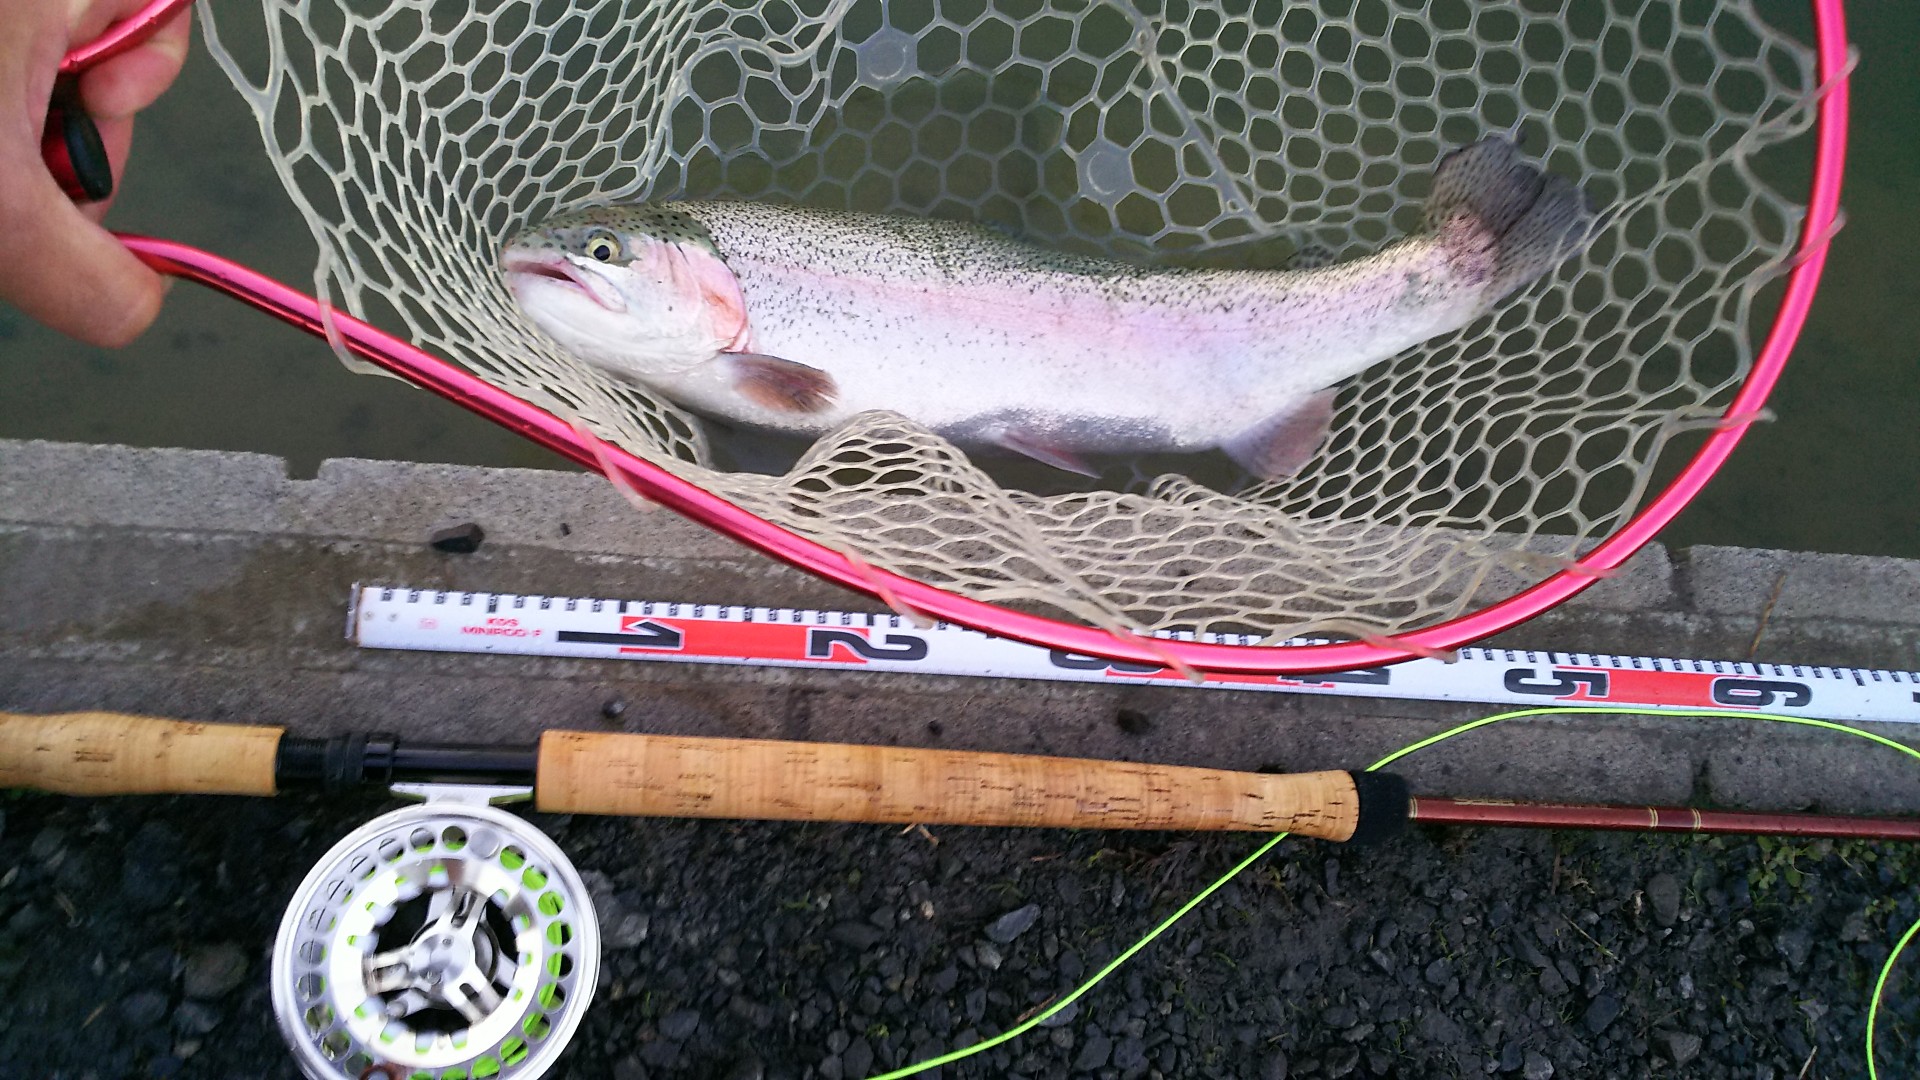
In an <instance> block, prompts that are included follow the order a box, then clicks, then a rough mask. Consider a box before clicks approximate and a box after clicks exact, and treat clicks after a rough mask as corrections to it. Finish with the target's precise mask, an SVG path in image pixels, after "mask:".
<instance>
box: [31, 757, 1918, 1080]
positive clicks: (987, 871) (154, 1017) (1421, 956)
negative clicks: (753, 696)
mask: <svg viewBox="0 0 1920 1080" xmlns="http://www.w3.org/2000/svg"><path fill="white" fill-rule="evenodd" d="M387 805H390V804H387V803H383V802H381V801H379V800H377V799H373V798H353V799H345V800H334V801H331V802H323V801H321V800H319V799H317V798H287V799H282V800H247V799H210V798H126V799H117V800H80V799H64V798H57V797H49V796H40V795H19V794H16V795H11V796H5V797H0V815H3V817H0V992H4V1000H5V1001H6V1002H8V1006H7V1008H6V1009H5V1013H4V1015H0V1077H4V1078H8V1080H11V1078H14V1077H21V1078H26V1077H33V1078H43V1077H49V1078H79V1077H98V1078H103V1080H105V1078H120V1077H144V1076H196V1077H199V1076H205V1077H262V1076H291V1075H293V1072H294V1070H293V1068H292V1066H291V1064H290V1063H289V1059H288V1058H287V1057H286V1056H285V1054H284V1053H283V1051H282V1049H281V1046H280V1043H279V1040H278V1036H277V1034H276V1032H275V1030H274V1027H273V1023H272V1018H271V1012H270V1008H269V1005H268V1002H267V990H266V984H265V978H264V972H265V964H266V957H267V954H268V951H269V949H270V948H271V943H272V936H273V932H274V928H275V924H276V921H277V920H278V918H279V916H280V912H281V907H282V904H283V903H284V901H285V899H286V898H287V896H288V895H289V894H290V893H291V892H292V890H293V889H294V888H295V887H296V886H297V885H298V883H299V881H300V879H301V877H302V876H303V875H304V874H305V872H306V870H307V868H308V866H309V864H310V862H311V861H312V860H314V859H317V858H318V857H319V856H321V855H322V854H323V853H324V852H325V851H326V849H327V848H328V847H330V846H331V845H332V844H333V842H334V841H335V840H336V839H338V838H339V837H340V836H341V835H343V834H345V833H346V832H347V831H349V830H351V829H352V828H353V827H355V826H357V825H358V824H359V823H361V822H362V821H364V820H365V819H366V818H367V817H370V816H371V815H372V814H374V813H376V812H378V811H379V810H381V809H382V808H384V807H385V806H387ZM535 820H536V821H537V822H538V823H539V824H540V826H541V827H542V828H544V829H546V830H547V831H548V832H549V833H550V835H552V836H553V837H554V838H555V839H556V840H557V841H559V843H560V844H561V846H562V847H564V848H565V849H567V850H568V851H569V852H570V854H571V855H572V857H573V858H574V860H575V861H576V863H577V864H578V866H579V867H580V869H581V870H582V871H583V873H585V874H586V876H587V878H588V880H589V883H590V884H591V885H592V887H594V888H595V890H596V891H597V892H598V893H600V894H601V909H600V918H601V920H602V925H603V928H604V929H605V930H606V932H607V933H608V936H609V938H610V940H609V942H608V948H607V951H606V954H605V965H604V970H603V973H602V980H601V985H600V990H599V994H598V996H597V997H596V999H595V1001H594V1004H593V1008H592V1010H591V1012H590V1013H589V1014H588V1016H587V1019H586V1021H585V1023H584V1025H583V1027H582V1029H581V1031H580V1033H579V1035H578V1036H577V1037H576V1039H575V1041H574V1044H573V1049H572V1051H571V1052H570V1054H569V1055H568V1057H567V1058H566V1060H565V1062H564V1063H563V1065H562V1066H561V1067H560V1068H559V1069H557V1070H556V1072H555V1073H554V1074H553V1075H565V1076H570V1077H577V1078H587V1077H594V1078H604V1077H611V1078H614V1080H645V1078H667V1077H690V1078H711V1080H752V1078H756V1077H765V1078H769V1080H771V1078H776V1077H777V1078H794V1080H799V1078H818V1080H839V1078H846V1080H852V1078H855V1077H860V1076H865V1075H869V1074H871V1073H877V1072H880V1071H882V1070H884V1069H887V1068H890V1067H894V1066H898V1065H902V1064H906V1063H909V1062H911V1061H915V1060H919V1059H921V1058H922V1057H924V1056H927V1055H932V1054H934V1053H937V1052H940V1051H944V1050H947V1049H949V1048H952V1047H956V1046H962V1045H966V1044H968V1043H971V1042H972V1041H974V1040H975V1039H977V1038H979V1037H982V1036H985V1035H989V1034H992V1033H994V1032H998V1031H1000V1030H1003V1029H1004V1028H1005V1027H1007V1026H1010V1025H1011V1024H1013V1023H1015V1022H1016V1021H1017V1020H1018V1019H1019V1018H1020V1017H1022V1016H1023V1015H1026V1014H1029V1013H1031V1012H1032V1011H1034V1010H1036V1008H1037V1007H1039V1006H1041V1005H1042V1004H1043V1003H1046V1002H1048V1001H1050V1000H1052V999H1054V998H1055V997H1056V996H1058V995H1060V994H1062V993H1063V992H1065V991H1067V990H1069V989H1070V988H1072V987H1073V986H1074V985H1075V984H1076V983H1077V982H1078V980H1080V979H1081V978H1082V977H1083V976H1084V975H1085V974H1086V973H1088V972H1090V971H1092V970H1094V969H1096V968H1097V967H1098V966H1099V965H1100V964H1101V963H1103V962H1105V961H1106V960H1108V959H1109V958H1111V957H1112V956H1114V955H1115V954H1116V953H1118V952H1119V951H1120V950H1121V949H1123V948H1124V947H1125V946H1127V945H1128V944H1130V943H1131V942H1132V941H1133V940H1134V939H1135V938H1136V937H1137V936H1138V935H1139V934H1140V933H1141V932H1142V931H1143V930H1144V929H1146V928H1147V927H1149V926H1150V925H1151V924H1152V923H1153V922H1154V921H1156V920H1157V919H1158V918H1160V917H1162V916H1164V915H1165V914H1166V913H1168V912H1169V911H1171V910H1172V909H1173V908H1174V907H1175V906H1177V905H1178V904H1179V903H1180V902H1182V901H1184V900H1185V899H1186V898H1187V897H1188V896H1190V895H1191V894H1192V893H1193V892H1194V891H1195V890H1196V889H1198V888H1199V887H1201V886H1202V885H1204V884H1205V883H1206V882H1207V881H1208V880H1210V879H1211V878H1212V876H1214V875H1215V874H1217V873H1219V872H1220V871H1221V870H1223V869H1225V868H1226V867H1227V866H1229V865H1231V864H1232V863H1233V862H1234V861H1235V860H1236V859H1238V858H1239V857H1241V856H1242V855H1244V854H1245V853H1246V852H1248V851H1249V850H1251V849H1252V847H1253V846H1254V845H1255V844H1256V842H1257V838H1254V837H1247V836H1238V837H1232V836H1228V837H1220V836H1205V837H1192V836H1183V835H1174V834H1159V833H1148V834H1125V833H1102V832H1081V833H1067V832H1054V831H1034V832H1012V831H988V830H966V829H944V830H940V831H938V832H937V833H935V834H932V835H931V837H929V836H928V835H925V834H920V833H911V832H909V833H904V834H903V833H901V832H900V831H899V830H896V829H892V828H878V827H840V826H820V825H806V826H796V825H765V824H735V823H725V822H678V821H627V820H610V819H589V818H584V817H582V818H553V817H541V816H539V815H535ZM1916 865H1920V864H1916V862H1915V861H1914V859H1913V858H1912V857H1911V856H1910V855H1909V854H1908V853H1907V852H1906V851H1904V850H1900V849H1895V848H1891V847H1883V848H1878V849H1876V848H1874V847H1871V846H1869V845H1864V844H1848V845H1839V846H1835V845H1832V844H1827V843H1802V842H1791V843H1789V842H1773V841H1767V842H1756V841H1751V840H1725V841H1716V840H1709V841H1700V842H1688V841H1680V840H1672V839H1665V838H1653V837H1643V836H1635V835H1599V834H1576V833H1540V832H1523V831H1517V830H1488V831H1479V832H1468V831H1457V832H1440V831H1430V832H1429V831H1420V832H1414V833H1412V834H1409V835H1407V836H1404V837H1402V838H1399V839H1396V840H1394V841H1391V842H1388V843H1386V844H1384V845H1381V846H1379V847H1376V848H1372V849H1365V850H1343V849H1339V848H1335V847H1332V846H1328V845H1322V844H1318V843H1314V842H1310V841H1287V842H1285V843H1283V844H1282V845H1281V846H1280V847H1279V848H1278V849H1276V850H1275V851H1274V852H1273V853H1272V854H1271V855H1270V856H1269V857H1268V858H1267V859H1266V860H1265V861H1264V862H1262V863H1261V864H1259V865H1257V866H1256V867H1254V868H1253V869H1252V870H1251V871H1249V872H1248V873H1247V874H1246V875H1244V876H1243V877H1242V878H1241V879H1239V880H1237V881H1236V882H1234V883H1233V884H1230V885H1228V886H1227V887H1226V888H1224V889H1223V890H1221V892H1220V893H1219V894H1217V895H1216V896H1214V897H1213V898H1212V899H1211V900H1209V901H1208V902H1207V903H1206V904H1205V905H1203V906H1202V907H1201V908H1200V909H1199V910H1197V911H1196V912H1195V913H1194V914H1193V915H1192V916H1191V917H1190V918H1189V919H1188V920H1187V921H1186V922H1185V923H1183V924H1181V925H1180V926H1179V927H1178V928H1176V929H1175V930H1173V931H1172V932H1170V933H1169V934H1168V935H1167V936H1166V937H1165V938H1163V939H1162V940H1161V941H1159V942H1157V943H1156V944H1155V945H1153V946H1151V947H1150V948H1149V949H1148V950H1147V951H1145V952H1144V953H1142V954H1141V955H1140V956H1138V957H1136V958H1135V959H1134V960H1133V962H1131V963H1130V964H1129V965H1127V966H1126V967H1124V968H1122V969H1121V970H1120V972H1119V973H1118V974H1117V975H1116V976H1115V977H1113V978H1112V979H1110V980H1109V981H1108V982H1107V983H1105V984H1103V985H1102V986H1100V987H1099V988H1098V989H1096V990H1094V991H1093V992H1092V993H1091V994H1089V995H1088V996H1086V997H1085V998H1083V999H1081V1001H1080V1002H1078V1003H1076V1005H1075V1006H1072V1007H1070V1008H1069V1010H1068V1011H1066V1012H1065V1013H1064V1014H1062V1015H1061V1016H1059V1017H1056V1018H1055V1019H1054V1021H1052V1022H1050V1024H1049V1026H1047V1027H1043V1028H1040V1029H1037V1030H1035V1031H1033V1032H1031V1033H1029V1034H1027V1035H1026V1036H1024V1037H1022V1038H1020V1039H1017V1040H1015V1041H1013V1042H1011V1043H1008V1044H1005V1045H1003V1046H1001V1047H998V1048H996V1049H994V1050H990V1051H988V1052H986V1053H984V1054H982V1055H979V1056H977V1057H974V1058H971V1059H968V1060H966V1061H964V1062H961V1063H958V1064H954V1065H949V1066H946V1067H945V1068H944V1069H943V1070H940V1071H939V1072H929V1073H927V1074H925V1075H928V1076H934V1075H940V1076H946V1077H996V1078H1001V1077H1004V1078H1016V1077H1028V1078H1038V1077H1098V1078H1101V1080H1110V1078H1124V1080H1134V1078H1139V1077H1181V1078H1184V1077H1237V1078H1249V1080H1253V1078H1258V1080H1279V1078H1284V1077H1325V1078H1329V1080H1331V1078H1338V1077H1384V1076H1398V1077H1447V1076H1500V1077H1526V1078H1530V1080H1542V1078H1546V1077H1554V1076H1558V1077H1588V1076H1591V1077H1654V1076H1700V1077H1738V1078H1741V1080H1748V1078H1759V1080H1765V1078H1788V1077H1802V1076H1804V1077H1856V1076H1863V1075H1865V1072H1866V1070H1865V1067H1864V1060H1863V1052H1862V1037H1863V1033H1864V1030H1865V1024H1866V1007H1867V1003H1868V999H1869V994H1870V992H1871V988H1872V983H1873V979H1874V977H1875V974H1876V973H1877V971H1878V968H1879V965H1880V963H1881V962H1882V961H1883V960H1884V958H1885V957H1886V955H1887V953H1888V951H1889V949H1890V948H1891V946H1892V943H1893V941H1894V940H1895V939H1896V938H1897V936H1898V934H1899V932H1900V930H1901V929H1903V928H1904V926H1905V925H1906V922H1907V921H1908V920H1910V919H1911V918H1913V916H1914V913H1915V901H1914V898H1913V895H1912V893H1911V891H1910V890H1909V888H1908V885H1909V877H1910V875H1911V873H1912V872H1913V870H1914V869H1915V867H1916ZM1909 967H1910V965H1909ZM1906 990H1907V988H1906V986H1905V983H1904V981H1903V980H1901V979H1895V980H1894V981H1893V984H1892V985H1891V986H1890V988H1889V996H1888V1002H1887V1005H1886V1010H1887V1011H1886V1012H1885V1013H1883V1015H1882V1017H1881V1020H1880V1032H1881V1036H1880V1037H1881V1044H1880V1046H1881V1048H1880V1061H1881V1063H1882V1066H1883V1075H1911V1072H1910V1071H1909V1070H1908V1068H1907V1067H1906V1066H1901V1067H1897V1068H1896V1067H1893V1065H1894V1063H1899V1062H1904V1063H1907V1065H1910V1064H1911V1063H1912V1062H1913V1060H1914V1055H1915V1053H1916V1049H1915V1046H1914V1043H1913V1035H1914V1033H1915V1032H1916V1031H1920V1026H1916V1024H1920V1008H1916V1002H1915V1000H1914V998H1913V997H1911V996H1910V995H1909V994H1908V993H1907V992H1906Z"/></svg>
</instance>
